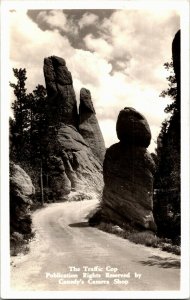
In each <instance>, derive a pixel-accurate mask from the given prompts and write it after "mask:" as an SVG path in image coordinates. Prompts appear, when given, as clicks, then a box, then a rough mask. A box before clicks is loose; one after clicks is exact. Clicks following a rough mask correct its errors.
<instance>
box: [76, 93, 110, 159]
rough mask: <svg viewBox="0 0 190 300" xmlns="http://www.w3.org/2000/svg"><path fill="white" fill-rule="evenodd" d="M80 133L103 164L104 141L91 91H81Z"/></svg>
mask: <svg viewBox="0 0 190 300" xmlns="http://www.w3.org/2000/svg"><path fill="white" fill-rule="evenodd" d="M79 132H80V134H81V135H82V137H83V138H84V140H85V141H86V142H87V143H88V145H89V147H90V148H91V150H92V152H93V153H94V155H95V156H96V157H97V158H98V159H99V160H100V162H101V163H102V162H103V159H104V155H105V144H104V139H103V136H102V133H101V130H100V126H99V124H98V120H97V118H96V113H95V110H94V107H93V103H92V100H91V94H90V91H89V90H87V89H85V88H82V89H81V91H80V106H79Z"/></svg>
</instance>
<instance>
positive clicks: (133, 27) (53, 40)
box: [9, 9, 180, 152]
mask: <svg viewBox="0 0 190 300" xmlns="http://www.w3.org/2000/svg"><path fill="white" fill-rule="evenodd" d="M9 14H10V16H9V18H10V19H9V20H10V26H9V33H10V60H9V62H10V64H9V67H10V74H11V75H10V77H11V78H10V81H12V82H13V81H14V77H13V74H12V71H11V70H12V68H26V70H27V78H28V79H27V82H26V86H27V90H28V92H31V91H32V90H33V89H34V88H35V87H36V86H37V85H38V84H43V85H44V86H45V81H44V75H43V60H44V58H45V57H48V56H52V55H56V56H60V57H63V58H64V59H65V60H66V64H67V67H68V69H69V71H70V72H71V73H72V77H73V85H74V89H75V93H76V97H77V101H78V102H79V93H80V89H81V88H82V87H85V88H87V89H89V90H90V92H91V96H92V101H93V104H94V107H95V110H96V116H97V119H98V121H99V125H100V128H101V131H102V133H103V137H104V140H105V144H106V147H109V146H111V145H112V144H114V143H117V142H118V139H117V136H116V129H115V127H116V121H117V116H118V114H119V111H120V110H121V109H123V108H124V107H133V108H135V109H136V110H138V111H139V112H140V113H142V114H143V115H144V116H145V117H146V119H147V121H148V123H149V125H150V129H151V133H152V141H151V144H150V146H149V148H148V150H149V151H150V152H153V151H154V149H155V148H156V140H157V136H158V134H159V132H160V126H161V123H162V122H163V120H164V119H165V118H166V117H167V115H166V114H165V113H164V108H165V107H166V105H167V104H168V103H170V102H171V100H170V99H169V98H166V99H164V98H161V97H159V95H160V93H161V91H162V90H164V89H166V88H167V86H168V82H167V80H166V77H167V76H168V75H169V74H168V73H167V71H166V70H165V68H164V66H163V64H164V63H165V62H170V61H171V57H172V53H171V45H172V40H173V38H174V36H175V33H176V32H177V31H178V30H179V28H180V18H179V14H178V12H177V11H175V10H173V9H160V10H158V9H155V10H154V9H136V10H133V9H130V10H129V9H121V10H115V9H114V10H111V9H93V10H92V9H91V10H89V9H88V10H80V9H77V10H74V9H73V10H62V9H56V10H51V9H50V10H26V9H25V10H24V9H19V10H11V11H10V12H9Z"/></svg>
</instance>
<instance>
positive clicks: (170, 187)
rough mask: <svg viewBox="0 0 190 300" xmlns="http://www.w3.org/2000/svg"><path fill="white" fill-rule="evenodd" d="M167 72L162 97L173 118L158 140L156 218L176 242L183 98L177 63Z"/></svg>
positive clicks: (177, 233) (167, 122) (163, 127)
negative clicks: (168, 98) (167, 100)
mask: <svg viewBox="0 0 190 300" xmlns="http://www.w3.org/2000/svg"><path fill="white" fill-rule="evenodd" d="M165 68H166V69H167V70H169V71H170V76H169V77H167V80H168V89H167V90H164V91H162V93H161V94H160V96H161V97H166V96H168V97H170V99H171V100H172V102H171V103H170V104H168V105H167V106H166V108H165V112H166V113H169V114H170V116H169V118H168V119H166V120H165V121H164V122H163V123H162V127H161V132H160V134H159V136H158V140H157V149H156V154H157V158H156V159H157V172H156V174H155V182H154V188H155V191H156V195H155V197H154V214H155V218H156V222H157V225H158V232H159V233H160V234H161V235H165V236H167V237H170V238H172V239H175V238H176V236H179V235H180V97H179V93H178V90H177V82H176V77H175V74H174V72H173V63H172V62H171V63H166V64H165Z"/></svg>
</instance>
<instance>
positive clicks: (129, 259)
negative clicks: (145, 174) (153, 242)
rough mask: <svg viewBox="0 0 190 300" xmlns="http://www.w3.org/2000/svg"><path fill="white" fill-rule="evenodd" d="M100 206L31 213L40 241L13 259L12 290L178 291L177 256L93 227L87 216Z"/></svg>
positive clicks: (74, 204)
mask: <svg viewBox="0 0 190 300" xmlns="http://www.w3.org/2000/svg"><path fill="white" fill-rule="evenodd" d="M96 205H97V202H96V201H93V200H90V201H80V202H65V203H56V204H50V205H48V206H47V207H45V208H42V209H39V210H37V211H36V212H35V213H34V214H33V227H34V230H35V231H36V237H35V239H34V240H33V241H32V242H31V243H30V252H29V253H28V254H27V255H24V256H18V257H15V258H13V260H12V272H11V286H12V289H13V290H14V289H15V290H27V291H48V290H49V291H64V290H65V291H66V290H85V291H87V290H89V291H90V290H96V291H100V290H102V291H104V290H116V291H117V290H118V291H119V290H130V291H162V290H178V289H179V287H180V267H179V264H180V259H179V257H178V256H176V255H173V254H171V253H167V252H163V251H161V250H159V249H154V248H148V247H145V246H142V245H136V244H133V243H131V242H129V241H127V240H124V239H121V238H119V237H117V236H115V235H112V234H108V233H105V232H102V231H100V230H98V229H96V228H92V227H89V226H88V223H87V221H86V219H85V218H86V216H87V215H88V214H89V212H90V211H91V210H92V209H94V208H95V206H96ZM124 274H125V275H124ZM66 277H68V278H66ZM69 277H70V278H69Z"/></svg>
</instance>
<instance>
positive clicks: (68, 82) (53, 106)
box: [44, 56, 78, 127]
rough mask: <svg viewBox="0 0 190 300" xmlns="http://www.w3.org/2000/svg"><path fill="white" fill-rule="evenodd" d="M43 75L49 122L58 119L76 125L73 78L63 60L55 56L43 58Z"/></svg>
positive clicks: (76, 115)
mask: <svg viewBox="0 0 190 300" xmlns="http://www.w3.org/2000/svg"><path fill="white" fill-rule="evenodd" d="M44 75H45V82H46V89H47V94H48V107H49V110H51V114H50V123H51V124H54V123H55V122H57V120H59V121H60V122H64V123H65V124H70V125H74V126H75V127H77V125H78V113H77V103H76V97H75V92H74V89H73V80H72V76H71V73H70V72H69V71H68V69H67V67H66V63H65V60H64V59H63V58H60V57H57V56H51V57H48V58H45V59H44Z"/></svg>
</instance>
